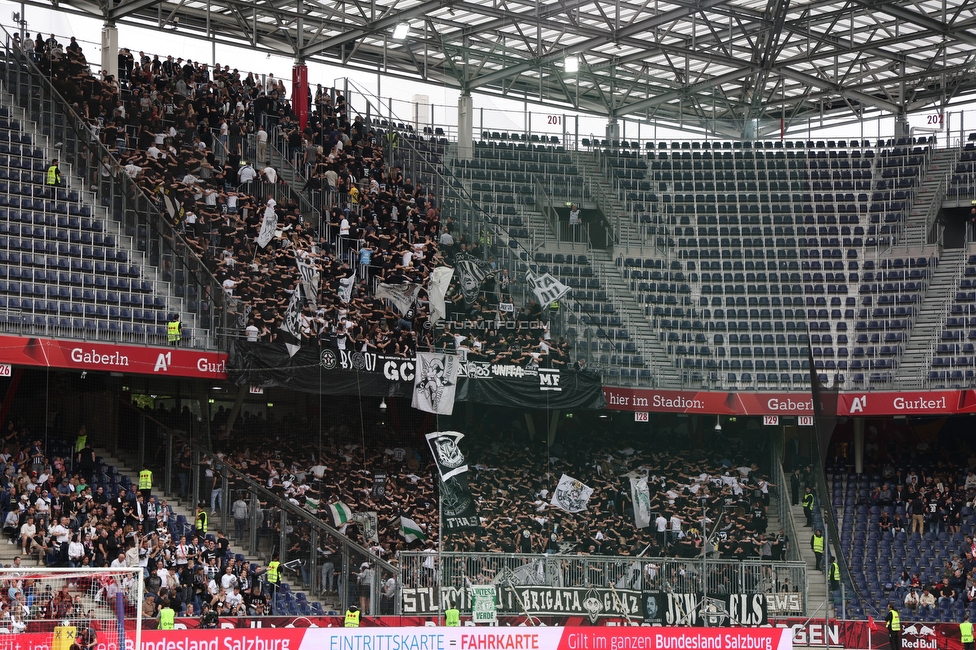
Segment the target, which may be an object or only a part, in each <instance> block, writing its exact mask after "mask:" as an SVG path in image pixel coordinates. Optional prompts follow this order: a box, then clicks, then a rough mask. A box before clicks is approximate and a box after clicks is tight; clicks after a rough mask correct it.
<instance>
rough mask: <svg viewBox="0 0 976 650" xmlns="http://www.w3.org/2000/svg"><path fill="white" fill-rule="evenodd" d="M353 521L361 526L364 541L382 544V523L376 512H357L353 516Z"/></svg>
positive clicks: (360, 530)
mask: <svg viewBox="0 0 976 650" xmlns="http://www.w3.org/2000/svg"><path fill="white" fill-rule="evenodd" d="M352 521H353V522H355V524H356V525H357V526H359V532H361V533H362V534H363V539H365V540H366V541H367V542H370V543H373V544H379V543H380V521H379V517H378V516H377V514H376V513H375V512H373V511H369V512H356V513H354V514H353V516H352Z"/></svg>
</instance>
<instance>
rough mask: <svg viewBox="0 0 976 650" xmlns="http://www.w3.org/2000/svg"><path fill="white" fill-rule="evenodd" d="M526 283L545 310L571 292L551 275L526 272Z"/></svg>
mask: <svg viewBox="0 0 976 650" xmlns="http://www.w3.org/2000/svg"><path fill="white" fill-rule="evenodd" d="M525 281H526V282H527V283H528V285H529V288H530V289H532V292H533V293H534V294H535V297H536V298H538V300H539V304H540V305H542V308H543V309H545V308H546V307H548V306H549V305H551V304H552V303H553V302H555V301H557V300H559V299H560V298H562V297H563V296H565V295H566V294H567V293H568V292H569V287H567V286H566V285H565V284H563V283H562V282H560V281H559V280H557V279H556V278H554V277H552V274H551V273H543V274H542V275H535V274H534V273H532V271H526V272H525Z"/></svg>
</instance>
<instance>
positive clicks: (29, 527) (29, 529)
mask: <svg viewBox="0 0 976 650" xmlns="http://www.w3.org/2000/svg"><path fill="white" fill-rule="evenodd" d="M36 534H37V526H35V525H34V518H33V517H28V518H27V521H25V522H24V525H23V526H21V527H20V550H21V551H22V552H23V553H24V554H25V555H26V554H27V547H28V546H29V545H30V544H31V541H32V539H33V537H34V535H36Z"/></svg>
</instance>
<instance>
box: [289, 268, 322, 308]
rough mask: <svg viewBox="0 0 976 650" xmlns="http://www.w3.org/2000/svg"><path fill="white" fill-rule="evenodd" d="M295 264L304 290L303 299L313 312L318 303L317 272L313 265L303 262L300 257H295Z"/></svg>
mask: <svg viewBox="0 0 976 650" xmlns="http://www.w3.org/2000/svg"><path fill="white" fill-rule="evenodd" d="M295 264H296V265H297V266H298V274H299V275H300V276H301V278H302V288H303V289H304V290H305V299H306V300H308V304H309V306H310V307H311V308H312V310H313V311H314V310H315V309H317V308H318V303H319V270H318V269H317V268H316V267H315V265H314V264H312V263H310V262H307V261H305V260H304V259H302V258H301V257H298V256H296V257H295Z"/></svg>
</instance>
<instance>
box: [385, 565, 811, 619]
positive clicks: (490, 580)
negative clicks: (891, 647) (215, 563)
mask: <svg viewBox="0 0 976 650" xmlns="http://www.w3.org/2000/svg"><path fill="white" fill-rule="evenodd" d="M400 566H401V568H402V572H403V573H402V575H403V593H404V597H403V600H404V613H405V614H439V613H441V612H442V611H443V609H444V608H445V606H446V605H462V609H464V608H465V606H466V608H470V602H469V600H468V598H469V596H468V586H470V585H489V584H491V585H495V586H496V588H497V589H498V590H499V594H500V595H501V596H502V597H501V598H499V599H498V613H499V614H501V615H516V616H519V615H526V616H534V615H536V614H538V613H540V612H539V611H538V609H537V608H536V607H534V606H533V605H532V603H531V602H526V601H525V599H523V598H521V596H518V595H517V593H518V592H519V591H520V590H522V589H524V588H550V589H580V590H581V592H585V591H587V590H590V589H593V590H601V589H606V590H609V592H610V594H615V593H619V592H626V591H630V592H645V591H662V592H667V593H675V594H701V593H702V587H703V585H704V587H705V595H706V596H709V597H719V596H725V595H731V594H767V595H769V596H771V597H772V596H774V595H775V594H783V593H789V594H799V595H800V596H801V597H800V598H798V599H793V600H792V602H791V604H790V607H793V608H795V609H792V610H791V611H780V612H777V614H778V615H781V616H784V615H787V616H788V615H792V616H803V615H804V614H805V613H806V611H807V603H806V601H807V594H806V574H807V567H806V565H805V564H804V563H802V562H760V561H757V560H745V561H735V560H724V559H717V558H712V557H697V558H680V559H679V558H651V557H600V556H591V555H526V554H508V553H449V552H441V553H413V552H410V553H401V554H400ZM703 576H704V579H703ZM513 592H514V595H512V596H511V597H508V594H511V593H513ZM583 597H584V596H582V595H581V596H580V600H582V599H583ZM611 598H612V595H611ZM798 601H799V602H798ZM567 613H571V612H567ZM579 613H583V612H579ZM771 614H772V612H771Z"/></svg>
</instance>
